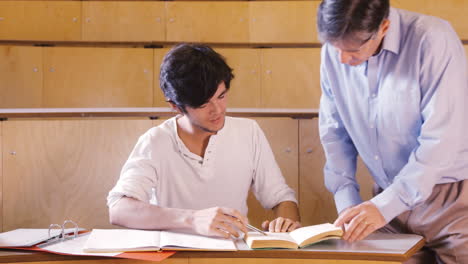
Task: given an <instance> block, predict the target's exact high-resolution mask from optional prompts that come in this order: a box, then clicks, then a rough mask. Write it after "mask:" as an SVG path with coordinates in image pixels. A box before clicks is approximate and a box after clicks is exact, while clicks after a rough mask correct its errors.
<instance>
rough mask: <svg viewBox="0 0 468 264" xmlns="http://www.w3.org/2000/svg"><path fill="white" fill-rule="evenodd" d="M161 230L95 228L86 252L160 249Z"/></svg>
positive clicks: (85, 248)
mask: <svg viewBox="0 0 468 264" xmlns="http://www.w3.org/2000/svg"><path fill="white" fill-rule="evenodd" d="M159 233H160V232H159V231H146V230H136V229H93V231H92V232H91V235H90V236H89V239H88V241H87V242H86V244H85V246H84V251H85V252H120V251H143V250H158V249H159Z"/></svg>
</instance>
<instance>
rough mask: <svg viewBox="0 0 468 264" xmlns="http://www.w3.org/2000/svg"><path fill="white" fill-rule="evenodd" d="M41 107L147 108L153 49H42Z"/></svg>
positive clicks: (151, 86)
mask: <svg viewBox="0 0 468 264" xmlns="http://www.w3.org/2000/svg"><path fill="white" fill-rule="evenodd" d="M44 51H45V55H44V60H45V63H44V65H45V66H44V68H45V69H44V72H45V73H44V96H43V106H44V107H150V106H152V101H153V50H151V49H143V48H76V47H60V48H45V50H44Z"/></svg>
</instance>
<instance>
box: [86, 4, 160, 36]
mask: <svg viewBox="0 0 468 264" xmlns="http://www.w3.org/2000/svg"><path fill="white" fill-rule="evenodd" d="M82 3H83V21H82V25H83V40H85V41H121V42H127V41H137V42H138V41H164V40H165V38H166V36H165V4H164V2H151V1H145V2H143V1H135V2H133V1H117V2H112V1H90V2H88V1H84V2H82Z"/></svg>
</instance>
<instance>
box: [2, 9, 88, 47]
mask: <svg viewBox="0 0 468 264" xmlns="http://www.w3.org/2000/svg"><path fill="white" fill-rule="evenodd" d="M0 18H1V19H0V39H7V40H57V41H60V40H62V41H64V40H80V39H81V26H80V20H81V2H80V1H0Z"/></svg>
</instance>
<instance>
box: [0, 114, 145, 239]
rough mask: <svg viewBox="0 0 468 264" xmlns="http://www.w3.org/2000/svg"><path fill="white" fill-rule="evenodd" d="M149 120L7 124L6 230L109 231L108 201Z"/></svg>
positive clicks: (5, 160)
mask: <svg viewBox="0 0 468 264" xmlns="http://www.w3.org/2000/svg"><path fill="white" fill-rule="evenodd" d="M151 124H152V122H151V120H130V119H129V120H33V121H31V120H24V121H7V122H5V123H3V132H4V133H3V139H4V144H3V166H4V167H3V169H4V170H3V171H4V179H3V190H4V193H3V227H4V230H11V229H15V228H20V227H23V228H25V227H33V228H46V227H48V226H49V224H51V223H62V222H63V221H64V220H65V219H73V220H74V221H76V222H77V223H78V224H79V225H80V226H82V227H86V228H109V227H111V225H110V224H109V219H108V209H107V206H106V197H107V193H108V192H109V190H110V189H111V188H112V187H113V186H114V185H115V183H116V181H117V179H118V177H119V173H120V169H121V168H122V165H123V163H124V162H125V160H126V159H127V158H128V155H129V154H130V151H131V150H132V149H133V146H134V145H135V142H136V140H137V138H138V137H139V136H140V135H141V134H143V133H144V132H145V131H146V130H148V129H149V128H150V127H151Z"/></svg>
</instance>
